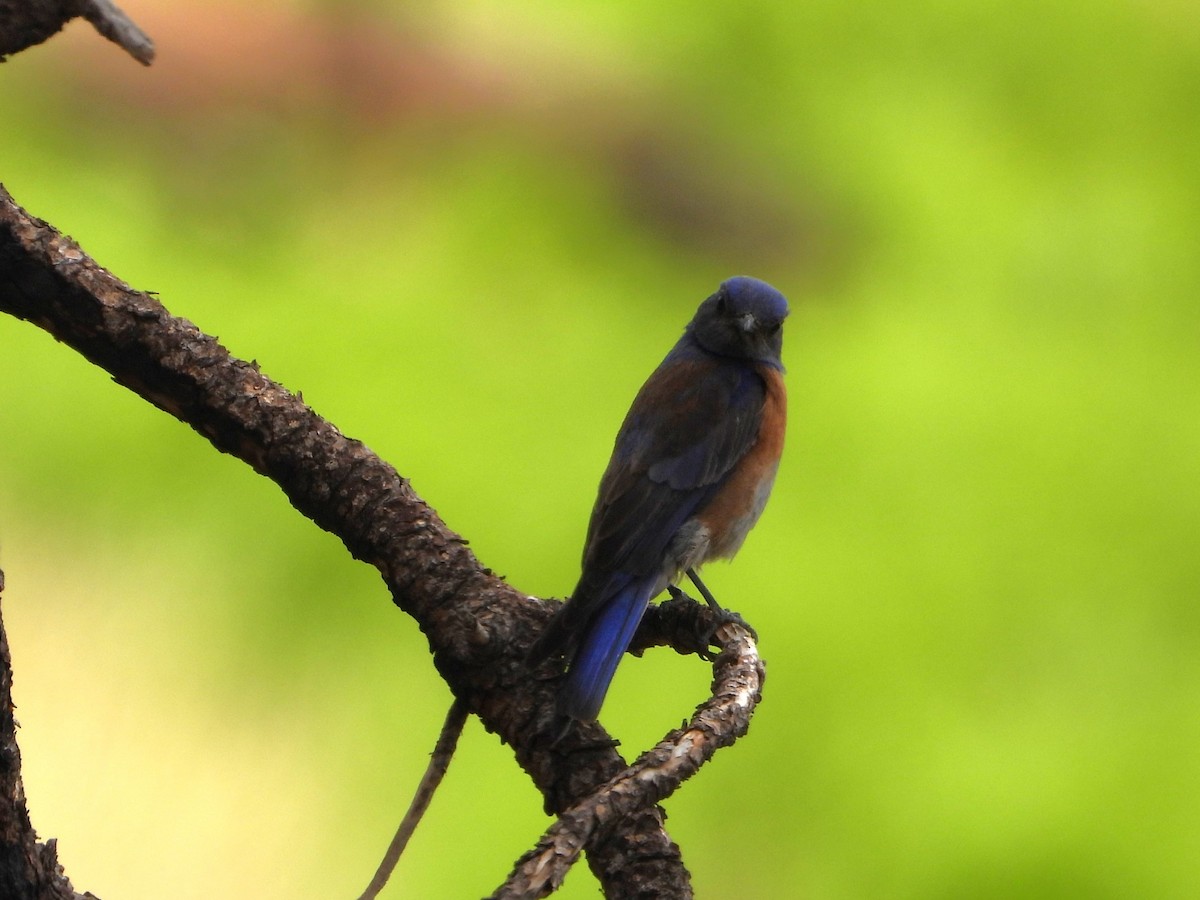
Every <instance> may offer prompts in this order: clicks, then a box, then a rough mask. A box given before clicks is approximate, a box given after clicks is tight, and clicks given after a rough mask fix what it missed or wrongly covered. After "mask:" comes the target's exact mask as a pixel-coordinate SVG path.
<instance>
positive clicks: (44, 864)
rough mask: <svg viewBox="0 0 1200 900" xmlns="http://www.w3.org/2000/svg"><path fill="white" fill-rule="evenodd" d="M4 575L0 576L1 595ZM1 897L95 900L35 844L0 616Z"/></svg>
mask: <svg viewBox="0 0 1200 900" xmlns="http://www.w3.org/2000/svg"><path fill="white" fill-rule="evenodd" d="M3 592H4V573H3V572H0V594H2V593H3ZM0 897H5V898H11V900H88V898H90V900H96V898H95V897H93V896H92V895H91V894H77V893H75V890H74V888H72V887H71V882H70V881H69V880H68V879H67V876H66V875H65V874H64V873H63V870H62V867H61V866H60V865H59V864H58V854H57V852H56V848H55V842H54V841H53V840H49V841H46V843H44V844H42V843H39V842H38V839H37V832H35V831H34V830H33V824H32V823H31V822H30V821H29V811H28V810H27V809H26V807H25V786H24V784H23V783H22V781H21V751H20V748H18V747H17V721H16V718H15V717H14V715H13V699H12V657H11V656H10V655H9V652H8V635H7V634H6V633H5V631H4V620H3V617H0Z"/></svg>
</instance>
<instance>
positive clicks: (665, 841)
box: [0, 186, 690, 898]
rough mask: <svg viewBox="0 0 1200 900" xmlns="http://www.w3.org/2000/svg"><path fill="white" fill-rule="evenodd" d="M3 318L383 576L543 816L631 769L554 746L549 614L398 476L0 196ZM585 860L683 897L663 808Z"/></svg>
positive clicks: (636, 819)
mask: <svg viewBox="0 0 1200 900" xmlns="http://www.w3.org/2000/svg"><path fill="white" fill-rule="evenodd" d="M0 310H3V311H5V312H9V313H11V314H12V315H15V316H17V317H18V318H22V319H25V320H27V321H30V322H32V323H34V324H36V325H38V326H39V327H41V328H43V329H45V330H46V331H48V332H49V333H50V334H52V335H54V337H55V338H57V339H58V340H60V341H62V342H63V343H65V344H67V345H69V346H71V347H73V348H74V349H76V350H78V351H79V352H80V353H81V354H83V355H84V356H85V357H86V358H88V359H89V360H91V361H92V362H94V363H95V364H96V365H98V366H100V367H101V368H103V369H104V370H106V371H107V372H109V373H110V374H111V375H112V376H113V378H114V379H115V380H116V381H118V382H119V383H121V384H123V385H125V386H126V387H128V388H130V389H131V390H133V391H134V392H135V393H137V394H139V395H140V396H142V397H144V398H145V399H147V400H149V401H150V402H151V403H153V404H155V405H156V406H158V407H159V408H161V409H163V410H165V411H167V412H169V413H170V414H171V415H173V416H175V417H176V418H178V419H180V420H181V421H183V422H185V423H187V424H188V425H189V426H191V427H192V428H193V429H195V430H196V431H197V432H199V433H200V434H201V435H202V436H204V437H205V438H206V439H208V440H209V441H210V442H211V443H212V444H213V445H214V446H215V447H216V448H217V449H219V450H221V451H222V452H225V453H229V454H231V455H233V456H236V457H238V458H240V459H242V460H244V461H245V462H247V463H248V464H249V465H250V466H252V467H253V468H254V469H255V471H257V472H259V473H260V474H262V475H265V476H266V477H268V478H270V479H272V480H273V481H275V482H276V483H277V484H278V485H279V486H280V488H282V490H283V491H284V493H285V495H286V496H287V498H288V500H289V501H290V502H291V503H292V505H293V506H295V508H296V509H297V510H299V511H300V512H301V513H303V514H304V515H305V516H307V517H309V518H310V519H312V520H313V521H314V522H315V523H316V524H317V525H319V526H320V527H322V528H324V529H326V530H327V531H330V532H332V533H333V534H336V535H337V536H338V537H339V538H341V540H342V541H343V543H345V545H346V547H347V549H348V550H349V551H350V552H351V554H353V555H354V556H355V557H356V558H358V559H360V560H363V561H365V562H368V563H370V564H371V565H374V566H375V567H376V568H378V569H379V571H380V572H381V574H382V575H383V578H384V581H385V583H386V584H387V586H388V588H389V589H390V591H391V593H392V597H393V599H394V601H395V602H396V604H397V605H398V606H400V608H401V609H403V610H404V611H405V612H407V613H408V614H409V615H411V616H412V617H413V618H414V619H416V620H417V623H418V624H419V626H420V627H421V630H422V631H423V632H424V633H425V635H426V637H427V638H428V640H429V644H430V649H431V651H432V653H433V660H434V664H435V666H436V667H437V669H438V671H439V672H440V673H441V675H442V677H443V678H444V679H445V680H446V682H447V683H448V684H449V686H450V688H451V690H452V691H453V693H454V695H455V696H456V697H458V698H459V699H461V700H462V701H463V702H465V703H466V704H467V706H468V708H469V709H470V710H471V712H472V713H474V714H475V715H478V716H479V718H480V720H481V721H482V722H483V724H484V726H485V727H486V728H487V729H488V730H489V731H491V732H493V733H495V734H497V735H498V736H499V737H500V739H501V740H502V741H504V742H505V743H507V744H509V745H510V746H512V748H513V750H514V753H515V755H516V758H517V761H518V763H519V764H520V765H521V766H522V768H524V769H525V770H526V772H528V773H529V775H530V777H531V778H532V779H533V781H534V783H535V784H536V785H537V786H538V788H539V789H540V790H541V791H542V793H543V795H544V796H545V798H546V808H547V809H548V810H549V811H551V812H558V811H560V810H564V809H567V808H568V807H570V806H572V805H573V804H575V803H577V802H578V801H580V800H581V799H583V798H584V797H586V796H588V795H589V794H590V793H591V792H592V791H594V790H595V789H596V788H597V787H598V786H599V785H601V784H603V783H604V782H605V781H607V780H608V779H610V778H613V777H614V776H616V775H617V774H618V773H619V772H621V771H622V770H623V769H624V768H625V764H624V761H623V760H622V759H621V757H620V756H619V755H618V754H617V752H616V751H615V750H614V749H613V741H612V739H611V738H610V737H609V736H608V735H607V734H606V733H605V731H604V730H603V729H602V728H601V727H600V726H599V725H596V724H592V725H588V726H581V727H578V728H576V729H574V730H573V732H572V734H573V736H574V739H576V740H577V745H576V749H575V751H574V752H572V753H569V754H568V753H563V752H562V749H561V748H557V749H556V748H553V747H552V744H553V742H554V739H555V738H556V737H557V728H558V724H559V723H556V722H555V719H554V713H553V706H554V704H553V695H554V682H553V677H552V673H551V671H550V670H549V669H548V668H547V669H545V670H543V671H542V672H540V673H535V672H532V671H531V670H530V669H529V668H528V666H527V665H526V663H525V657H526V653H527V650H528V648H529V646H530V645H531V644H532V642H533V639H534V636H535V635H536V634H537V633H538V632H539V631H540V630H541V628H542V627H543V626H544V624H545V622H546V620H547V619H548V618H549V616H550V614H551V612H552V611H553V607H554V605H553V604H550V603H546V602H543V601H539V600H536V599H535V598H532V597H528V596H526V595H524V594H522V593H520V592H519V591H517V590H515V589H514V588H512V587H511V586H509V585H507V584H505V583H504V582H503V581H502V580H500V579H499V578H497V577H496V576H495V575H493V574H492V572H491V571H490V570H488V569H486V568H484V567H483V566H481V565H480V563H479V561H478V560H477V559H476V558H475V556H474V555H473V554H472V553H471V551H470V550H469V549H468V548H467V546H466V542H465V541H464V540H463V539H462V538H461V537H459V536H458V535H457V534H455V533H454V532H453V531H451V530H450V529H449V528H447V527H446V525H445V524H444V523H443V522H442V521H441V519H440V518H439V517H438V516H437V514H436V513H435V512H434V511H433V510H432V509H431V508H430V507H428V506H427V505H426V504H425V503H424V502H423V501H422V500H421V498H420V497H418V496H417V494H416V492H415V491H414V490H413V489H412V487H411V486H410V485H409V483H408V482H407V481H406V480H405V479H403V478H401V477H400V476H399V475H398V474H397V473H396V471H395V470H394V469H393V468H392V467H391V466H390V465H388V464H387V463H386V462H384V461H383V460H381V459H380V458H379V457H377V456H376V455H375V454H374V453H372V452H371V451H370V450H369V449H367V448H366V447H365V446H363V445H362V444H361V443H360V442H358V441H355V440H352V439H350V438H347V437H345V436H344V435H342V434H341V432H339V431H338V430H337V429H336V428H335V427H334V426H333V425H331V424H330V423H329V422H326V421H325V420H324V419H322V418H321V417H320V416H318V415H317V414H316V413H314V412H313V411H312V410H311V409H309V408H308V407H307V406H306V405H305V404H304V403H303V402H302V401H301V400H300V399H299V398H298V397H296V396H295V395H293V394H291V393H289V392H288V391H287V390H286V389H284V388H283V387H282V386H280V385H278V384H276V383H275V382H273V381H271V380H270V379H269V378H267V377H266V376H264V375H263V374H262V373H261V372H259V370H258V367H257V365H256V364H254V363H248V362H244V361H242V360H238V359H236V358H234V357H232V356H230V354H229V353H228V351H227V350H226V349H225V348H224V347H222V346H221V345H220V343H219V342H218V341H217V340H216V339H214V338H212V337H210V336H208V335H206V334H204V333H203V332H201V331H200V330H199V329H198V328H196V326H195V325H193V324H192V323H191V322H188V321H187V320H185V319H180V318H175V317H173V316H171V315H170V313H168V312H167V310H166V309H164V308H163V306H162V305H161V304H160V303H159V302H158V300H157V299H155V298H154V297H152V296H150V295H148V294H145V293H142V292H139V291H135V290H133V289H132V288H130V287H129V286H128V285H126V284H125V283H124V282H122V281H120V280H119V279H117V278H115V277H114V276H113V275H111V274H110V273H109V272H107V271H105V270H104V269H103V268H102V267H100V266H99V265H97V264H96V263H95V262H94V261H93V260H91V259H90V258H89V257H88V256H87V255H86V254H85V253H84V252H83V251H82V250H81V249H80V248H79V246H78V245H77V244H76V243H75V242H74V241H72V240H71V239H70V238H68V237H65V236H63V235H61V234H59V233H58V232H56V231H55V230H54V229H53V228H51V227H50V226H48V225H47V224H46V223H45V222H42V221H40V220H38V219H35V218H32V217H30V216H28V215H27V214H26V213H25V212H24V210H22V209H21V208H20V207H19V206H18V205H17V204H16V203H15V202H14V201H13V199H12V197H11V196H10V195H9V194H8V193H7V191H5V190H4V189H3V187H2V186H0ZM588 850H589V853H588V862H589V865H590V867H591V868H592V871H593V872H594V873H595V874H596V876H597V877H598V878H599V880H600V882H601V885H602V887H603V889H604V890H605V893H606V895H607V896H609V897H611V898H621V897H633V896H638V895H641V896H646V895H647V894H645V893H643V891H646V890H649V891H650V892H651V893H653V894H654V895H657V896H663V897H686V896H690V887H689V886H688V874H687V871H686V869H685V868H684V867H683V864H682V861H681V859H680V853H679V848H678V847H677V846H676V845H675V844H674V843H672V842H671V840H670V838H669V837H668V835H667V833H666V831H665V830H664V828H663V815H662V811H661V810H659V809H657V808H654V807H648V808H645V809H642V810H639V811H638V812H637V813H636V814H635V815H633V816H631V817H630V819H629V820H628V821H627V822H626V823H624V825H623V826H622V827H621V828H619V829H614V830H613V831H612V832H611V833H610V834H607V835H606V836H604V837H602V838H597V839H596V840H594V841H592V842H590V843H589V845H588ZM631 872H632V873H635V874H636V878H631V877H630V873H631Z"/></svg>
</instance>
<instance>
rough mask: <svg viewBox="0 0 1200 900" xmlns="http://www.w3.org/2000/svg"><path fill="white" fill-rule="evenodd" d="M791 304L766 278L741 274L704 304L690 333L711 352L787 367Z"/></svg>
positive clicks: (777, 366) (778, 367)
mask: <svg viewBox="0 0 1200 900" xmlns="http://www.w3.org/2000/svg"><path fill="white" fill-rule="evenodd" d="M787 314H788V304H787V300H785V299H784V297H783V294H781V293H779V291H777V290H775V288H773V287H771V286H770V285H769V284H767V283H766V282H765V281H759V280H758V279H757V278H748V277H746V276H745V275H738V276H737V277H735V278H730V279H728V280H727V281H725V282H722V284H721V286H720V287H719V288H718V289H717V292H716V293H715V294H713V295H712V296H711V297H709V298H708V299H707V300H705V301H704V302H703V303H701V304H700V308H699V309H698V310H696V316H695V318H693V319H692V321H691V324H689V325H688V328H687V330H688V333H689V334H690V335H691V336H692V337H693V338H694V339H695V341H696V342H697V343H698V344H699V345H700V346H701V347H703V348H704V349H705V350H707V351H709V352H710V353H716V354H718V355H720V356H730V357H734V358H735V359H747V360H752V361H754V362H761V363H766V364H767V365H769V366H773V367H774V368H776V369H782V368H783V362H782V361H781V359H780V353H781V352H782V350H783V320H784V319H786V318H787Z"/></svg>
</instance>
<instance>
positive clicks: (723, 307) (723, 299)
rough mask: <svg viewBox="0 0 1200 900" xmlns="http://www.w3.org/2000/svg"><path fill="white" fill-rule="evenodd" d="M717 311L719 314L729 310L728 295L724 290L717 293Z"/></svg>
mask: <svg viewBox="0 0 1200 900" xmlns="http://www.w3.org/2000/svg"><path fill="white" fill-rule="evenodd" d="M717 312H719V313H720V314H721V315H725V314H726V313H728V312H729V295H728V294H726V293H725V292H724V291H720V292H719V293H718V294H717Z"/></svg>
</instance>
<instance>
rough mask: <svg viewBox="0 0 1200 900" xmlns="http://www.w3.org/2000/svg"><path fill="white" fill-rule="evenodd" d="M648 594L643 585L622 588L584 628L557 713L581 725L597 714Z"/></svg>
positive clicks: (559, 700)
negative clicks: (585, 630)
mask: <svg viewBox="0 0 1200 900" xmlns="http://www.w3.org/2000/svg"><path fill="white" fill-rule="evenodd" d="M650 590H651V586H650V585H648V584H646V583H645V582H633V583H632V584H628V585H626V586H625V587H624V588H622V589H621V591H620V592H619V593H617V595H616V596H614V597H613V598H612V599H611V600H610V601H609V602H608V603H607V604H605V607H604V609H603V610H602V611H601V612H600V614H599V615H597V616H596V618H595V619H594V620H593V621H592V622H591V624H590V625H589V626H588V629H587V634H585V635H584V637H583V640H582V641H581V642H580V644H579V649H578V650H577V651H576V652H575V657H574V658H573V659H572V660H571V665H570V667H569V668H568V669H567V677H566V680H565V681H564V682H563V684H562V687H561V688H560V689H559V694H558V708H559V711H560V712H563V713H566V714H567V715H568V716H571V717H572V718H574V719H582V720H583V721H585V722H590V721H592V720H593V719H595V718H596V716H597V715H598V714H599V713H600V706H601V704H603V703H604V695H605V694H607V693H608V686H609V684H610V683H611V682H612V680H613V675H615V674H616V672H617V664H618V663H620V662H621V657H622V656H623V655H624V654H625V651H626V649H628V647H629V642H630V641H632V640H633V634H634V632H635V631H637V627H638V623H639V622H641V621H642V616H643V615H644V614H645V612H646V607H647V606H649V604H650Z"/></svg>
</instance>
